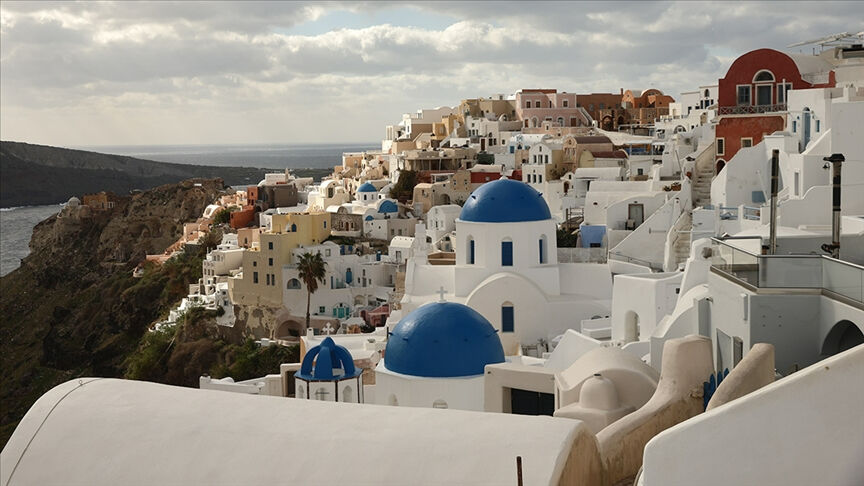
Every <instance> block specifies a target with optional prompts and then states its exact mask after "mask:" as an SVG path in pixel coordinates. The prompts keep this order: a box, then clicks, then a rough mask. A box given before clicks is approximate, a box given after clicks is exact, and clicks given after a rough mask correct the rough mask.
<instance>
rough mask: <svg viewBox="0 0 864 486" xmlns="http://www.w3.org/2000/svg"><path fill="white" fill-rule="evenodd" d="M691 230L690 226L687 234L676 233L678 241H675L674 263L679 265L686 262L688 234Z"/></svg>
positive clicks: (688, 250)
mask: <svg viewBox="0 0 864 486" xmlns="http://www.w3.org/2000/svg"><path fill="white" fill-rule="evenodd" d="M692 229H693V226H692V224H691V225H689V227H688V228H687V231H688V232H687V233H678V239H677V240H675V261H676V263H678V264H679V265H680V264H682V263H684V262H686V261H687V258H689V257H690V233H689V231H690V230H692Z"/></svg>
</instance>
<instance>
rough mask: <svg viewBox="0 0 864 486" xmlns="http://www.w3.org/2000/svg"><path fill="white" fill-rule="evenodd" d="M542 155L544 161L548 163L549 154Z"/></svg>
mask: <svg viewBox="0 0 864 486" xmlns="http://www.w3.org/2000/svg"><path fill="white" fill-rule="evenodd" d="M543 157H544V163H546V164H548V163H549V156H548V155H544V156H543Z"/></svg>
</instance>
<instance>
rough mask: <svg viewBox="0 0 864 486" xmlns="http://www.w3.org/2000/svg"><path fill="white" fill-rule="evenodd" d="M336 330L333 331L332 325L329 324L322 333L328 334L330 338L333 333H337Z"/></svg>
mask: <svg viewBox="0 0 864 486" xmlns="http://www.w3.org/2000/svg"><path fill="white" fill-rule="evenodd" d="M335 330H336V329H333V326H331V325H330V323H329V322H328V323H327V325H326V326H324V328H323V329H321V332H323V333H324V334H326V335H328V336H329V335H330V334H332V333H333V331H335Z"/></svg>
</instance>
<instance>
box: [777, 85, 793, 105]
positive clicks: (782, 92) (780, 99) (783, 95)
mask: <svg viewBox="0 0 864 486" xmlns="http://www.w3.org/2000/svg"><path fill="white" fill-rule="evenodd" d="M790 89H792V83H780V84H778V85H777V103H786V102H787V101H788V100H789V90H790Z"/></svg>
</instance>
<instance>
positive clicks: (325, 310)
mask: <svg viewBox="0 0 864 486" xmlns="http://www.w3.org/2000/svg"><path fill="white" fill-rule="evenodd" d="M325 312H327V309H326V308H325V307H324V306H323V305H322V306H320V307H318V313H319V314H323V313H325Z"/></svg>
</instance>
